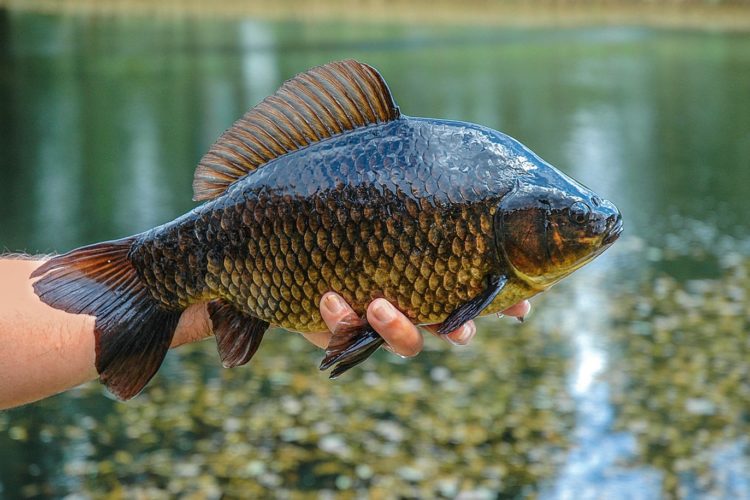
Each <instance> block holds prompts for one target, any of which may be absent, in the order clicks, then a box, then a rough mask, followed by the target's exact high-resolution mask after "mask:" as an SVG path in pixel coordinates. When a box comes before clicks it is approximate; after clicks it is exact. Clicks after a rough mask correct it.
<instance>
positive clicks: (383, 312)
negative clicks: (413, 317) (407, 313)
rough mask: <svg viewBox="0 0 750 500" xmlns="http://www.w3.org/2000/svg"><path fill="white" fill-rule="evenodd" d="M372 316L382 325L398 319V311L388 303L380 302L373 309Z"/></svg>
mask: <svg viewBox="0 0 750 500" xmlns="http://www.w3.org/2000/svg"><path fill="white" fill-rule="evenodd" d="M372 314H373V316H375V319H376V320H378V321H380V322H381V323H387V322H389V321H391V320H392V319H393V318H395V317H396V311H395V310H394V309H393V306H391V305H390V304H389V303H388V302H386V301H384V300H379V301H377V303H376V304H375V306H373V308H372Z"/></svg>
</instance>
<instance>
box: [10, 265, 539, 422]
mask: <svg viewBox="0 0 750 500" xmlns="http://www.w3.org/2000/svg"><path fill="white" fill-rule="evenodd" d="M42 262H44V260H43V259H29V258H10V257H6V258H0V409H6V408H12V407H14V406H19V405H22V404H26V403H30V402H32V401H37V400H39V399H42V398H45V397H48V396H52V395H54V394H57V393H59V392H63V391H65V390H68V389H71V388H73V387H75V386H77V385H80V384H82V383H84V382H88V381H90V380H94V379H96V378H97V372H96V368H95V365H94V362H95V348H94V334H93V332H94V317H93V316H88V315H83V314H70V313H66V312H64V311H60V310H58V309H55V308H52V307H50V306H48V305H47V304H44V303H43V302H42V301H41V300H39V298H38V297H37V296H36V294H35V293H34V290H33V288H32V283H33V280H31V279H30V278H29V275H30V274H31V273H32V271H34V270H35V269H36V268H37V267H39V266H40V265H41V264H42ZM529 309H530V306H529V303H528V302H527V301H523V302H521V303H519V304H516V305H514V306H513V307H511V308H509V309H507V310H506V311H505V314H506V315H508V316H516V317H523V316H525V315H526V314H528V312H529ZM320 313H321V315H322V316H323V319H324V321H325V323H326V325H327V326H328V328H329V330H330V331H333V330H334V329H335V328H336V326H337V325H338V324H339V323H340V322H342V321H347V320H351V319H353V318H356V314H355V313H354V311H353V310H352V309H351V308H350V307H349V306H348V305H347V304H346V303H345V302H344V300H343V299H341V297H339V296H338V295H337V294H335V293H327V294H326V295H324V296H323V298H322V300H321V304H320ZM367 320H368V322H369V323H370V325H371V326H372V327H373V328H374V329H375V330H376V331H377V332H378V333H379V334H380V335H381V336H382V337H383V339H384V340H385V342H386V348H387V349H388V350H390V351H392V352H394V353H395V354H398V355H400V356H403V357H411V356H415V355H417V354H418V353H419V352H420V351H421V350H422V344H423V338H422V335H421V333H420V332H419V330H418V328H417V327H416V326H414V325H413V324H412V323H411V322H410V321H409V320H408V319H407V318H406V316H404V315H403V314H401V313H400V312H399V311H397V310H396V309H395V308H394V307H393V306H392V305H391V304H390V303H388V302H387V301H386V300H384V299H377V300H374V301H373V302H372V303H371V304H370V305H369V306H368V308H367ZM427 330H430V331H433V329H432V327H427ZM330 331H327V332H317V333H308V334H304V336H305V337H306V338H307V340H309V341H310V342H311V343H313V344H314V345H316V346H318V347H321V348H325V347H326V346H327V345H328V341H329V340H330V338H331V332H330ZM433 333H434V332H433ZM475 333H476V326H475V325H474V323H473V322H472V321H470V322H468V323H466V324H464V325H463V326H462V327H460V328H458V329H457V330H455V331H453V332H451V333H450V334H448V335H445V336H443V335H438V336H439V337H441V338H444V339H445V340H447V341H449V342H451V343H453V344H457V345H465V344H467V343H468V342H469V341H471V339H472V338H473V337H474V334H475ZM211 335H212V332H211V322H210V320H209V318H208V311H207V308H206V304H205V303H202V304H194V305H192V306H190V307H189V308H187V309H186V310H185V312H183V314H182V316H181V317H180V321H179V323H178V325H177V330H176V331H175V335H174V339H173V341H172V346H171V347H177V346H180V345H183V344H187V343H191V342H196V341H199V340H203V339H205V338H207V337H210V336H211Z"/></svg>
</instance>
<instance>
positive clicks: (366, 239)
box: [133, 197, 497, 332]
mask: <svg viewBox="0 0 750 500" xmlns="http://www.w3.org/2000/svg"><path fill="white" fill-rule="evenodd" d="M376 201H377V200H376ZM378 205H380V206H383V205H382V204H378V203H372V204H368V206H367V207H364V208H363V207H362V206H355V205H351V204H350V205H347V204H345V203H340V200H333V199H329V200H328V201H324V200H322V199H320V198H319V197H315V198H312V199H310V200H304V201H301V200H296V201H294V202H291V203H290V202H289V201H286V200H284V199H283V198H279V199H266V198H263V199H260V200H246V201H245V202H244V203H238V204H235V205H232V206H227V207H224V208H223V209H222V210H221V211H219V210H213V211H211V212H208V213H203V214H201V215H200V216H199V217H198V218H196V219H195V220H194V221H192V223H193V224H194V227H193V230H192V231H190V230H186V228H185V227H184V226H182V227H181V231H180V232H181V233H182V234H193V235H195V234H196V232H199V231H203V232H204V234H205V235H206V241H205V243H210V242H213V243H218V244H216V245H215V246H212V247H208V249H207V250H206V247H205V246H204V242H203V241H201V240H202V239H203V238H193V239H192V243H191V242H190V240H189V239H188V238H185V237H182V238H180V235H179V234H177V233H178V231H177V228H170V230H169V231H166V232H165V231H162V232H161V233H160V234H159V238H158V239H159V241H160V243H158V244H150V242H149V243H147V244H143V245H139V246H137V247H135V248H134V252H133V259H134V261H136V262H137V263H138V265H137V267H138V269H139V270H140V271H141V272H142V273H143V277H144V279H145V281H146V282H147V283H148V284H149V285H150V287H151V290H152V293H154V295H155V296H156V297H157V298H158V299H159V300H160V301H161V302H162V303H164V304H168V305H170V306H171V307H180V308H184V307H185V306H186V305H187V304H189V303H191V302H197V301H202V300H210V299H215V298H223V299H225V300H226V301H228V302H230V303H233V304H235V305H236V306H237V307H238V309H240V310H242V311H243V312H244V313H246V314H248V315H250V316H253V317H256V318H260V319H262V320H265V321H268V322H269V323H272V324H275V325H279V326H282V327H284V328H287V329H290V330H295V331H301V332H310V331H319V330H323V329H325V324H324V323H323V321H322V319H321V317H320V313H319V308H318V307H319V303H320V298H321V296H322V295H323V294H324V293H326V292H327V291H330V290H333V291H336V292H338V293H340V294H341V295H342V296H343V297H344V299H345V300H346V301H347V302H348V303H350V304H351V305H352V307H353V308H354V310H355V311H356V312H357V313H359V314H363V313H364V311H365V309H366V307H367V304H369V303H370V302H371V301H372V300H373V299H375V298H377V297H385V298H386V299H388V300H389V301H391V302H392V303H393V304H394V305H395V306H396V307H397V308H398V309H400V310H401V311H403V312H404V313H405V314H406V315H407V316H408V317H409V318H410V319H412V321H414V322H415V323H438V322H440V321H442V320H443V319H445V317H446V316H447V315H448V314H449V313H450V312H451V311H453V310H454V309H456V308H457V307H458V306H459V305H461V304H462V303H465V302H466V301H468V300H470V299H471V298H473V297H474V296H476V295H477V294H478V293H480V292H481V291H482V290H483V288H484V287H485V286H486V284H485V282H484V277H485V276H486V275H487V273H488V272H489V271H490V268H491V266H492V265H496V262H497V257H496V251H495V247H494V243H493V241H492V232H491V231H490V230H488V229H490V228H491V220H492V213H491V212H492V210H493V209H492V207H491V206H489V204H475V205H473V206H470V207H462V208H460V209H458V210H452V211H445V210H440V209H438V208H435V207H432V206H430V205H429V204H424V208H423V207H421V206H417V205H416V204H411V205H410V207H411V210H408V209H407V210H406V211H405V212H404V213H391V214H390V216H388V215H387V214H386V213H384V210H379V209H378ZM223 228H227V229H223ZM209 235H210V236H209ZM230 235H235V236H236V237H235V238H231V237H230ZM232 240H234V241H232ZM202 265H203V266H205V267H204V269H205V271H204V272H205V274H204V275H203V279H202V282H203V283H202V284H201V283H197V282H196V281H197V280H191V279H190V278H191V277H193V278H195V277H198V276H200V275H201V274H203V273H201V272H198V271H201V266H202Z"/></svg>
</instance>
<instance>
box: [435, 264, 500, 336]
mask: <svg viewBox="0 0 750 500" xmlns="http://www.w3.org/2000/svg"><path fill="white" fill-rule="evenodd" d="M507 282H508V278H507V277H505V276H490V277H489V280H488V283H487V288H485V289H484V290H483V291H482V292H481V293H480V294H479V295H477V296H476V297H474V298H473V299H471V300H470V301H468V302H466V303H464V304H461V305H460V306H458V307H457V308H456V310H455V311H453V312H452V313H450V314H449V315H448V317H447V318H445V321H443V323H442V324H441V325H440V327H439V328H438V329H437V332H438V333H439V334H441V335H445V334H446V333H450V332H452V331H453V330H455V329H456V328H458V327H459V326H461V325H463V324H464V323H466V322H467V321H469V320H472V319H474V318H476V317H477V316H479V314H480V313H481V312H482V310H483V309H484V308H485V307H487V306H488V305H490V303H492V301H493V300H495V297H497V294H498V293H500V290H502V289H503V287H504V286H505V284H506V283H507Z"/></svg>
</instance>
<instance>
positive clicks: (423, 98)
mask: <svg viewBox="0 0 750 500" xmlns="http://www.w3.org/2000/svg"><path fill="white" fill-rule="evenodd" d="M348 57H353V58H357V59H360V60H363V61H366V62H368V63H370V64H372V65H373V66H375V67H377V68H378V69H379V70H380V71H381V72H382V73H383V75H384V76H385V77H386V79H387V80H388V82H389V84H390V87H391V90H392V91H393V93H394V94H395V96H396V99H397V101H398V103H399V104H400V106H401V109H402V111H403V112H404V113H406V114H409V115H414V116H432V117H444V118H453V119H462V120H467V121H473V122H478V123H482V124H484V125H487V126H490V127H493V128H497V129H499V130H502V131H504V132H506V133H508V134H510V135H512V136H514V137H516V138H518V139H519V140H521V141H522V142H523V143H525V144H526V145H528V146H529V147H531V148H532V149H533V150H534V151H536V152H537V153H539V154H540V155H541V156H542V157H544V158H545V159H547V160H548V161H550V162H551V163H552V164H554V165H556V166H558V167H559V168H561V169H562V170H564V171H566V172H567V173H570V174H571V175H573V176H574V177H576V178H577V179H579V180H581V181H582V182H584V183H585V184H587V185H588V186H589V187H591V188H592V189H593V190H594V191H596V192H599V193H601V194H602V195H604V196H606V197H607V198H609V199H611V200H612V201H614V202H615V203H616V204H617V205H618V207H619V208H620V209H621V211H622V212H623V214H624V218H625V222H626V234H625V236H624V237H623V239H622V241H621V242H619V243H618V244H617V245H616V246H615V247H614V248H613V249H612V250H611V251H609V252H608V253H607V254H605V255H604V256H603V257H602V258H600V259H598V260H597V261H595V262H594V263H593V264H591V265H590V266H588V267H587V268H585V269H584V270H582V271H580V272H579V273H577V274H576V275H575V277H573V278H571V279H570V280H568V281H567V282H564V283H562V284H561V285H560V286H559V287H556V288H555V289H554V290H552V291H551V292H550V293H548V294H546V296H545V297H540V298H539V299H538V300H536V301H535V303H534V306H535V310H534V313H533V314H532V316H531V317H530V318H529V320H528V321H527V322H526V323H525V324H524V325H514V324H512V323H510V322H509V321H508V320H504V321H496V320H487V321H483V322H482V324H481V327H482V331H481V332H480V335H479V337H480V338H479V339H477V340H476V341H475V343H474V344H473V345H472V346H471V347H469V348H465V349H457V348H448V347H446V346H442V345H439V344H438V343H437V342H430V341H429V340H430V339H428V342H427V349H426V351H425V352H424V353H423V354H422V355H421V356H420V357H419V358H417V359H415V360H409V361H406V362H404V361H402V360H399V359H395V358H393V357H391V356H388V355H386V354H379V355H377V356H376V357H375V358H374V359H373V360H372V361H369V362H368V364H367V365H366V366H365V367H364V368H362V369H361V370H360V371H359V372H357V373H352V374H351V376H350V377H348V379H347V380H346V381H342V383H338V382H337V383H329V382H328V381H327V380H326V379H325V378H324V377H323V376H322V375H320V374H318V373H317V372H316V370H315V366H316V365H317V362H318V361H319V358H320V352H318V351H316V350H315V349H313V348H312V347H311V346H309V345H308V344H306V343H305V342H303V341H301V340H299V339H297V338H293V337H291V336H289V335H282V334H279V335H278V336H277V335H272V336H269V337H270V338H269V339H268V340H267V341H266V342H265V343H264V346H263V348H262V349H261V352H260V354H259V356H258V358H257V359H255V360H254V361H253V363H252V365H253V366H251V367H246V368H242V369H237V370H232V371H226V370H222V369H220V368H219V367H218V361H217V358H216V355H215V354H214V353H213V346H212V345H211V344H210V343H204V344H202V345H199V346H193V347H190V348H184V349H179V350H178V351H175V352H172V353H170V355H169V357H168V359H167V362H166V365H165V367H164V368H163V369H162V372H160V375H159V376H157V378H156V379H155V380H154V382H153V383H152V384H151V386H150V387H149V389H148V390H147V391H146V392H145V393H144V394H143V395H142V396H140V397H139V398H138V399H136V400H135V401H132V402H130V403H127V404H121V403H116V402H113V401H111V400H110V399H107V398H106V396H105V395H104V394H103V392H102V390H101V389H100V387H99V386H98V385H96V384H89V385H87V386H84V387H83V388H81V389H77V390H75V391H72V392H70V393H68V394H65V395H61V396H57V397H55V398H51V399H49V400H46V401H44V402H40V403H37V404H34V405H30V406H28V407H25V408H20V409H16V410H11V411H8V412H5V413H0V449H2V450H3V453H2V454H1V455H0V497H2V496H7V497H8V498H13V497H17V496H48V495H53V496H60V495H64V494H67V493H70V492H83V493H88V494H97V493H102V492H106V491H111V490H117V491H121V492H124V493H128V494H131V495H132V494H143V495H151V496H157V497H158V496H168V495H169V494H170V493H172V494H174V493H177V492H183V493H189V492H195V493H197V494H201V495H204V496H208V497H213V496H218V495H219V494H220V493H221V492H223V493H224V494H227V495H229V496H232V495H233V494H235V495H241V494H244V495H247V494H253V493H254V494H256V495H262V494H264V493H265V494H268V493H269V492H275V493H277V494H286V493H290V492H293V491H298V492H299V491H301V492H303V493H304V492H306V494H313V493H314V492H316V491H330V492H335V491H343V490H352V491H355V492H359V493H360V494H364V492H369V493H370V494H372V495H373V496H376V495H377V494H379V493H387V492H393V491H399V492H401V493H402V494H403V495H406V496H409V495H413V496H434V495H438V494H439V495H443V496H445V497H452V496H455V495H457V494H459V493H467V494H468V493H471V494H474V495H476V497H478V498H484V497H488V498H490V497H491V498H494V497H496V496H503V497H514V496H536V495H538V496H541V497H544V498H572V497H583V498H656V497H659V496H661V495H664V494H669V495H676V496H682V497H686V498H696V497H699V496H702V495H707V494H711V495H714V496H718V497H726V498H738V497H750V448H749V447H748V443H747V434H748V431H750V429H748V427H750V426H749V425H748V422H749V421H750V417H748V413H747V408H748V407H750V406H748V404H750V388H749V387H748V385H747V384H748V380H750V373H749V372H750V368H748V359H750V358H748V354H750V342H749V341H748V339H747V331H748V328H750V319H749V318H748V313H747V311H748V310H750V306H749V305H748V304H749V302H748V298H747V293H746V290H747V288H748V285H750V282H749V281H748V279H747V274H748V267H747V261H748V259H750V238H748V234H749V230H750V219H748V217H747V206H748V204H747V198H748V195H749V194H750V92H748V89H749V88H750V35H746V34H736V33H735V34H725V33H721V32H711V33H702V32H687V31H665V30H652V29H646V28H634V27H627V28H624V27H623V28H616V27H615V28H613V27H608V28H597V27H586V28H568V29H552V28H533V29H531V28H529V29H522V28H512V29H509V28H504V29H499V28H496V29H492V28H459V27H455V28H450V27H440V28H429V27H420V28H415V27H403V26H380V25H362V26H352V25H343V24H336V23H320V24H314V23H310V24H308V23H284V22H274V23H271V22H266V21H261V20H252V19H238V20H233V21H221V20H198V19H189V18H180V19H168V18H165V19H148V18H143V17H136V18H128V17H115V18H91V17H76V16H69V15H59V16H56V15H35V14H22V13H12V12H7V11H3V10H0V152H1V153H2V154H1V155H0V176H2V179H3V182H2V183H0V214H2V215H0V248H6V249H8V250H13V251H27V252H30V253H36V252H50V251H63V250H67V249H69V248H72V247H75V246H77V245H81V244H84V243H89V242H92V241H98V240H103V239H109V238H115V237H120V236H123V235H127V234H132V233H135V232H139V231H142V230H144V229H147V228H149V227H152V226H154V225H156V224H159V223H161V222H165V221H167V220H169V219H171V218H173V217H175V216H177V215H179V214H181V213H182V212H184V211H186V210H188V209H189V208H190V207H192V206H193V204H192V202H191V201H190V197H191V192H190V184H191V180H192V179H191V177H192V169H193V167H194V165H195V164H196V163H197V161H198V159H199V158H200V156H201V155H202V154H203V152H205V151H206V149H207V148H208V146H209V145H210V144H211V142H212V141H213V140H214V139H215V138H216V137H217V136H218V135H219V134H220V133H221V132H222V131H223V130H224V129H225V128H226V127H227V126H228V125H229V124H230V123H232V121H233V120H234V119H236V117H238V116H239V115H240V114H242V113H243V112H244V110H245V109H247V108H248V107H249V106H251V105H253V104H254V103H256V102H258V101H259V100H260V99H262V98H263V97H264V96H266V95H268V94H269V93H272V92H273V91H274V90H275V89H276V88H277V87H278V85H279V84H280V83H281V82H282V81H283V80H284V79H285V78H288V77H289V76H291V75H293V74H294V73H296V72H298V71H301V70H303V69H306V68H308V67H310V66H313V65H316V64H320V63H323V62H327V61H329V60H332V59H340V58H348ZM285 492H286V493H285Z"/></svg>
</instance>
